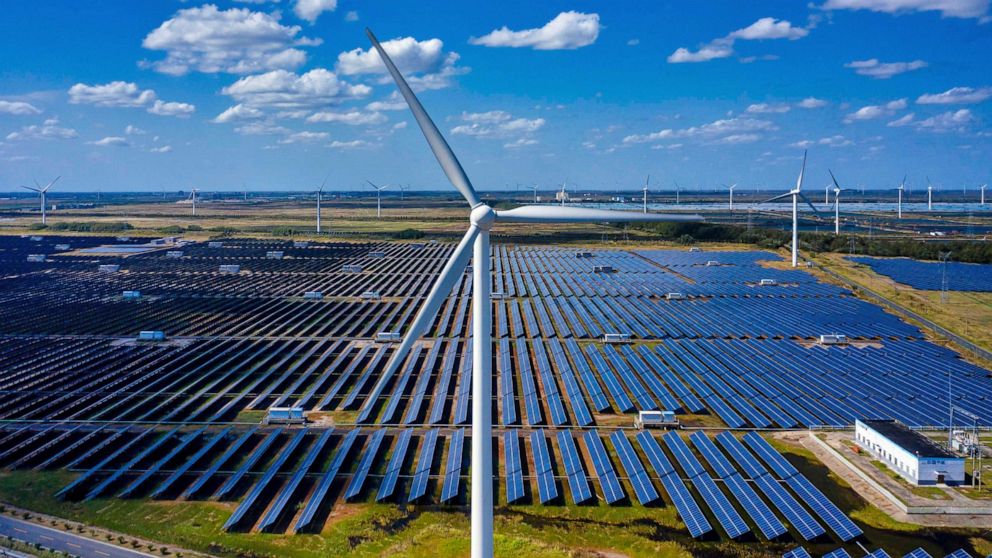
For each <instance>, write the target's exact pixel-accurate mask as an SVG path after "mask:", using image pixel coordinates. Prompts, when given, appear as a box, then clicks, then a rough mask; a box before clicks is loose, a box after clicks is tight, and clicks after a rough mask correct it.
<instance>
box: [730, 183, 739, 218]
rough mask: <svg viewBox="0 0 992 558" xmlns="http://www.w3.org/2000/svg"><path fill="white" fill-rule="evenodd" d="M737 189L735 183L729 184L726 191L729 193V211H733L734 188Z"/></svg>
mask: <svg viewBox="0 0 992 558" xmlns="http://www.w3.org/2000/svg"><path fill="white" fill-rule="evenodd" d="M736 187H737V183H734V184H731V185H730V187H729V188H728V190H729V191H730V211H731V212H733V211H734V188H736Z"/></svg>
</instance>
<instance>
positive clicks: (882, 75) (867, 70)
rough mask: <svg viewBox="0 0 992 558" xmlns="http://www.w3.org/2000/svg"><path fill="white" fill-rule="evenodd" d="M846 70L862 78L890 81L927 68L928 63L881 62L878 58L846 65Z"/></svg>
mask: <svg viewBox="0 0 992 558" xmlns="http://www.w3.org/2000/svg"><path fill="white" fill-rule="evenodd" d="M844 67H845V68H851V69H853V70H854V73H856V74H858V75H861V76H868V77H872V78H875V79H889V78H890V77H892V76H897V75H899V74H904V73H906V72H911V71H913V70H919V69H920V68H926V67H927V63H926V62H924V61H922V60H913V61H912V62H879V61H878V58H872V59H869V60H855V61H854V62H848V63H847V64H844Z"/></svg>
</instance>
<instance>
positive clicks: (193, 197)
mask: <svg viewBox="0 0 992 558" xmlns="http://www.w3.org/2000/svg"><path fill="white" fill-rule="evenodd" d="M197 192H199V190H197V189H196V188H193V189H192V190H190V193H189V200H190V202H192V204H193V205H192V207H193V217H196V193H197Z"/></svg>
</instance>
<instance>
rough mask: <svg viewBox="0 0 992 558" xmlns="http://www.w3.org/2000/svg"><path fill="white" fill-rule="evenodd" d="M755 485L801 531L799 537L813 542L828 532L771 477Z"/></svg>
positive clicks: (763, 477) (756, 481)
mask: <svg viewBox="0 0 992 558" xmlns="http://www.w3.org/2000/svg"><path fill="white" fill-rule="evenodd" d="M754 483H755V484H756V485H758V489H759V490H761V492H762V494H764V495H765V496H766V497H767V498H768V499H769V500H771V502H772V505H773V506H775V508H776V509H778V511H779V513H781V514H782V515H783V516H785V519H786V521H788V522H789V523H790V524H792V526H793V527H794V528H795V529H796V530H797V531H799V535H800V536H802V538H803V539H804V540H807V541H810V540H813V539H815V538H817V537H819V536H821V535H823V534H824V533H826V532H827V531H826V529H824V528H823V525H820V524H819V523H817V521H816V520H815V519H813V516H812V515H810V514H809V512H808V511H806V508H804V507H802V505H800V504H799V502H797V501H796V499H795V498H794V497H793V496H792V494H789V491H788V490H786V489H785V488H784V487H783V486H782V485H781V484H779V483H778V481H777V480H775V479H773V478H772V476H771V475H769V474H764V475H762V476H760V477H758V478H757V479H755V480H754Z"/></svg>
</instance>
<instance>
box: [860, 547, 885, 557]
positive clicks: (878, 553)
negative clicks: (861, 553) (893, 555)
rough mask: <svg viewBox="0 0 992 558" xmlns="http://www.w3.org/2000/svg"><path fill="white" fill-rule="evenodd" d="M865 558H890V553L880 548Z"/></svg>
mask: <svg viewBox="0 0 992 558" xmlns="http://www.w3.org/2000/svg"><path fill="white" fill-rule="evenodd" d="M865 558H890V557H889V553H888V552H886V551H884V550H882V549H881V548H879V549H878V550H873V551H871V552H869V553H868V554H865Z"/></svg>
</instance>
